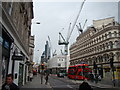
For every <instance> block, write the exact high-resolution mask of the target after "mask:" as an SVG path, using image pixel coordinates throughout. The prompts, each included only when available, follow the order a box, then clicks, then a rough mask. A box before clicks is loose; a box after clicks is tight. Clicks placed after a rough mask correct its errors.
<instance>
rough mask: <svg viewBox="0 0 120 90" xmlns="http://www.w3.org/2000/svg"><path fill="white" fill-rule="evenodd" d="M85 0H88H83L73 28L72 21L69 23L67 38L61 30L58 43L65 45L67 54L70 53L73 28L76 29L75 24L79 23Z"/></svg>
mask: <svg viewBox="0 0 120 90" xmlns="http://www.w3.org/2000/svg"><path fill="white" fill-rule="evenodd" d="M85 1H86V0H84V1H83V2H82V5H81V7H80V10H79V12H78V15H77V17H76V19H75V21H74V23H73V25H72V28H71V23H70V25H69V29H68V34H67V38H66V39H65V38H64V37H63V35H62V34H61V32H59V42H58V44H59V45H65V55H68V44H69V39H70V37H71V34H72V32H73V29H74V27H75V25H76V23H77V20H78V18H79V16H80V13H81V11H82V8H83V5H84V3H85ZM63 29H64V28H63ZM70 29H71V30H70ZM61 39H62V40H63V42H62V41H61Z"/></svg>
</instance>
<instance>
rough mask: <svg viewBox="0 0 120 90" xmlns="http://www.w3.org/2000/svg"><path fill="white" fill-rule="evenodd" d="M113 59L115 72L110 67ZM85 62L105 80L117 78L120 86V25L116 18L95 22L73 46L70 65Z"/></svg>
mask: <svg viewBox="0 0 120 90" xmlns="http://www.w3.org/2000/svg"><path fill="white" fill-rule="evenodd" d="M111 58H113V66H114V69H113V70H114V71H112V69H111V66H110V60H111ZM83 62H84V63H87V64H89V66H90V68H91V70H92V71H93V73H98V74H99V75H101V76H102V78H103V79H104V80H108V81H109V80H110V82H111V81H112V79H113V78H115V79H116V81H117V82H118V83H117V84H120V24H118V23H117V22H116V21H115V18H114V17H110V18H105V19H101V20H94V21H93V26H91V27H88V28H87V30H86V31H85V32H83V33H81V34H80V35H79V36H78V37H77V39H76V42H75V43H74V44H73V45H71V47H70V65H76V64H80V63H83ZM94 64H96V66H97V67H96V68H94ZM113 73H114V74H113ZM119 86H120V85H119Z"/></svg>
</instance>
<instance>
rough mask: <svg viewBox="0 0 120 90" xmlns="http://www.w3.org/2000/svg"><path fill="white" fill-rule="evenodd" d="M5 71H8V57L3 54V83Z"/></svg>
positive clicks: (3, 81)
mask: <svg viewBox="0 0 120 90" xmlns="http://www.w3.org/2000/svg"><path fill="white" fill-rule="evenodd" d="M7 72H8V58H7V57H4V56H3V60H2V83H5V79H6V75H7Z"/></svg>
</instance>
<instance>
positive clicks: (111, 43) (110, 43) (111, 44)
mask: <svg viewBox="0 0 120 90" xmlns="http://www.w3.org/2000/svg"><path fill="white" fill-rule="evenodd" d="M109 45H110V49H112V48H113V42H112V41H110V42H109Z"/></svg>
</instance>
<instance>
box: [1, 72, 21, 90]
mask: <svg viewBox="0 0 120 90" xmlns="http://www.w3.org/2000/svg"><path fill="white" fill-rule="evenodd" d="M2 90H19V87H18V86H17V85H16V84H15V83H13V75H12V74H8V75H7V77H6V82H5V83H4V84H3V85H2Z"/></svg>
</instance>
